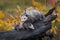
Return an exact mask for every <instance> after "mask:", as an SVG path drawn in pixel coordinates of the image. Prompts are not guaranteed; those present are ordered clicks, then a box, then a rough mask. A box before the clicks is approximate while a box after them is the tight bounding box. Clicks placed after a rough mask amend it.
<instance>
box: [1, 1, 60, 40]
mask: <svg viewBox="0 0 60 40" xmlns="http://www.w3.org/2000/svg"><path fill="white" fill-rule="evenodd" d="M58 2H59V3H60V1H59V0H0V31H4V30H8V31H10V30H13V28H14V27H15V25H17V24H19V23H20V22H21V21H20V17H19V16H20V15H21V14H22V12H23V11H24V9H26V8H28V7H34V8H35V9H37V10H40V11H41V12H42V13H43V14H46V13H47V12H48V11H49V9H51V8H53V7H54V6H55V5H56V3H58ZM56 11H57V12H58V15H59V16H58V17H57V19H56V20H54V21H52V26H53V27H52V29H51V31H50V32H52V33H53V34H54V38H53V40H60V6H59V5H57V8H56Z"/></svg>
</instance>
